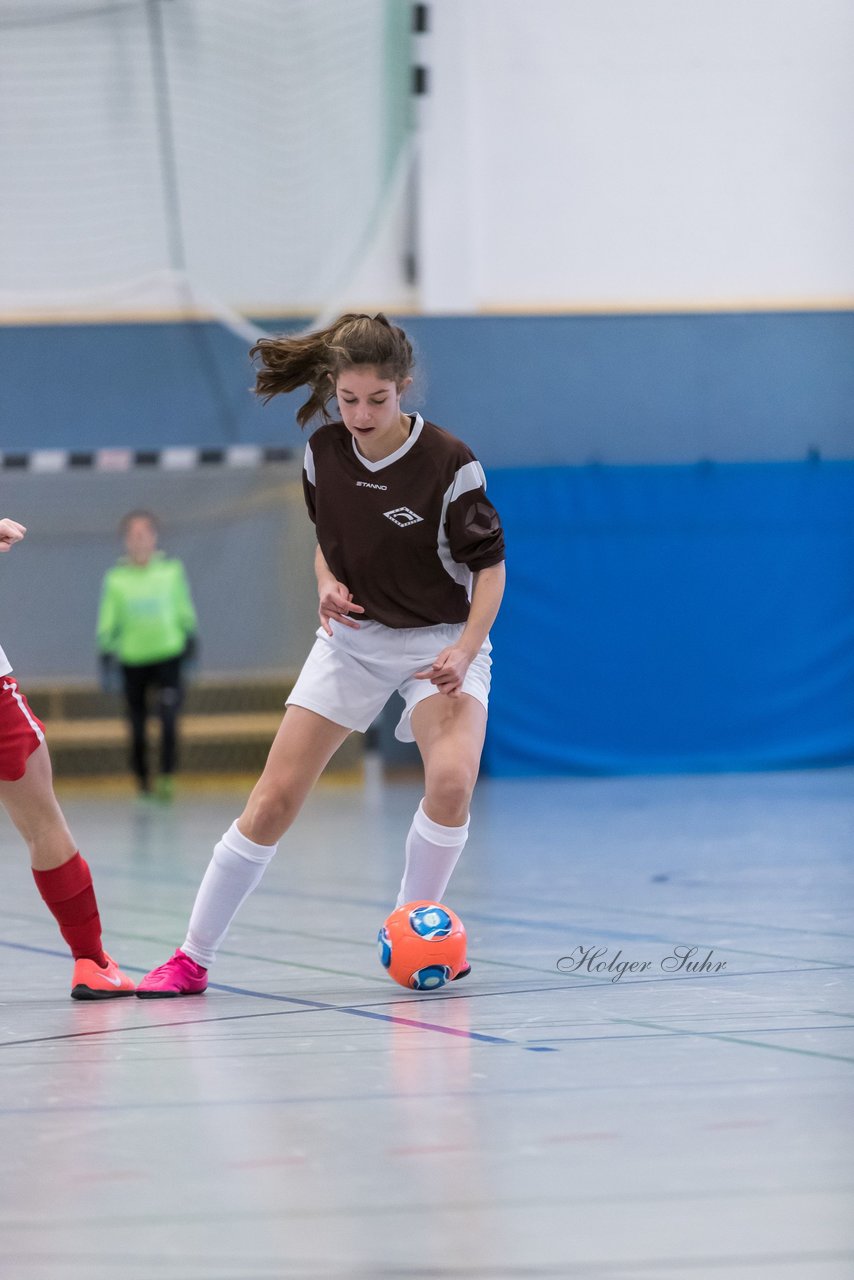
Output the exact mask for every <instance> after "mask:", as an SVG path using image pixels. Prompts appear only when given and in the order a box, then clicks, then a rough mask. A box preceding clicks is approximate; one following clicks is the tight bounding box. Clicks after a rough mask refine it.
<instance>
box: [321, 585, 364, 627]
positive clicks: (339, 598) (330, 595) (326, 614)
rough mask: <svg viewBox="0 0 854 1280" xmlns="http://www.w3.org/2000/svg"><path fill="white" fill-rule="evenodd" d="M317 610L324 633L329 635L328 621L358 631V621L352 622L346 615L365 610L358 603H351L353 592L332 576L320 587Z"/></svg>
mask: <svg viewBox="0 0 854 1280" xmlns="http://www.w3.org/2000/svg"><path fill="white" fill-rule="evenodd" d="M317 612H318V614H319V616H320V625H321V626H322V627H323V630H324V631H325V632H326V634H327V635H328V636H331V635H332V627H331V625H330V623H333V622H340V623H341V625H342V626H344V627H352V628H353V629H354V630H355V631H358V630H359V624H358V622H354V621H353V619H352V618H350V617H348V616H347V615H348V614H350V613H364V612H365V611H364V609H363V608H362V606H361V605H360V604H354V603H353V592H352V591H348V590H347V588H346V587H345V586H344V583H343V582H336V581H335V579H334V578H330V580H329V581H328V582H326V583H324V584H323V585H322V586H321V587H320V604H319V606H318V610H317Z"/></svg>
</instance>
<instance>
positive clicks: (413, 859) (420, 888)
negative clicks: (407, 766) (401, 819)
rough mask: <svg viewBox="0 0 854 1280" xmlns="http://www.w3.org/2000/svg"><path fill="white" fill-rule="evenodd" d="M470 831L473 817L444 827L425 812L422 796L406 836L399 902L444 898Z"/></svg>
mask: <svg viewBox="0 0 854 1280" xmlns="http://www.w3.org/2000/svg"><path fill="white" fill-rule="evenodd" d="M468 834H469V820H468V818H466V821H465V824H464V825H463V826H462V827H443V826H441V825H440V824H439V823H438V822H434V821H433V820H432V818H428V817H427V814H426V813H425V812H424V801H423V800H422V801H421V803H420V804H419V806H418V808H417V809H416V811H415V817H414V818H413V819H412V826H411V827H410V828H409V834H408V836H407V837H406V866H405V868H404V872H403V880H402V881H401V885H400V893H399V894H398V895H397V906H398V907H402V906H403V904H404V903H405V902H418V901H429V902H441V901H442V895H443V894H444V892H445V890H446V889H447V887H448V881H449V880H450V878H451V874H452V872H453V870H454V867H455V866H456V865H457V860H458V859H459V856H460V854H461V853H462V851H463V849H464V847H465V843H466V840H467V839H468Z"/></svg>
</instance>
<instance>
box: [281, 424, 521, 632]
mask: <svg viewBox="0 0 854 1280" xmlns="http://www.w3.org/2000/svg"><path fill="white" fill-rule="evenodd" d="M411 418H412V429H411V431H410V433H409V437H408V439H407V440H406V441H405V442H404V443H403V444H402V445H401V447H400V448H399V449H397V450H395V452H394V453H392V454H389V456H388V457H387V458H381V459H380V461H379V462H371V461H370V460H369V459H368V458H364V457H363V456H362V454H361V453H359V451H358V449H357V448H356V442H355V440H354V439H353V437H352V436H351V435H350V433H349V431H348V430H347V428H346V427H345V426H344V424H343V422H332V423H329V424H328V425H327V426H323V427H320V428H319V429H318V430H317V431H315V432H314V434H313V435H312V437H311V439H310V440H309V442H308V444H307V445H306V448H305V465H304V469H303V487H304V489H305V500H306V505H307V506H308V512H309V515H310V516H311V518H312V520H313V521H314V523H315V525H316V528H317V541H318V543H319V545H320V549H321V551H322V552H323V556H324V558H325V560H326V563H327V564H328V565H329V568H330V569H331V571H332V572H333V573H334V574H335V577H336V578H337V579H338V581H339V582H343V583H345V584H346V586H347V589H348V590H349V591H352V593H353V601H354V603H355V604H360V605H362V606H363V608H364V610H365V613H364V617H365V618H370V619H372V620H373V621H375V622H381V623H383V624H384V625H385V626H387V627H398V628H400V627H430V626H435V625H436V624H437V623H442V622H446V623H447V622H465V620H466V618H467V617H468V612H469V602H470V600H471V587H472V575H473V574H474V573H476V572H477V571H478V570H480V569H487V568H489V567H490V566H491V565H495V564H500V562H501V561H502V560H503V559H504V534H503V531H502V529H501V522H500V520H499V518H498V512H497V511H496V510H495V508H494V507H493V505H492V503H491V502H490V501H489V499H488V498H487V496H486V478H485V476H484V474H483V468H482V467H481V465H480V463H479V462H478V461H477V459H476V458H475V456H474V454H473V453H472V452H471V450H470V449H469V448H468V446H467V445H464V444H463V443H462V441H461V440H457V439H456V438H455V437H454V436H452V435H450V434H449V433H448V432H447V431H443V430H442V428H441V427H437V426H435V425H434V424H433V423H432V422H425V421H424V420H423V419H422V417H421V415H420V414H417V413H416V414H412V415H411ZM354 616H357V617H359V618H361V617H362V615H361V614H358V615H354Z"/></svg>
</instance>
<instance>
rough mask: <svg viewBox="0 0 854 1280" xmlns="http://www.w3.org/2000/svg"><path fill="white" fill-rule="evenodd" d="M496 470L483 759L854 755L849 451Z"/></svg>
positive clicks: (566, 761) (560, 761)
mask: <svg viewBox="0 0 854 1280" xmlns="http://www.w3.org/2000/svg"><path fill="white" fill-rule="evenodd" d="M488 474H489V492H490V495H491V497H492V498H493V501H494V502H495V503H496V505H497V507H498V509H499V511H500V512H501V515H502V519H503V521H504V525H505V528H506V532H507V541H508V586H507V594H506V597H505V601H504V605H503V608H502V611H501V614H500V616H499V618H498V621H497V623H496V625H495V627H494V629H493V641H494V646H495V652H494V661H495V667H494V684H493V697H492V704H491V713H490V727H489V734H488V740H487V747H486V753H485V759H484V763H485V767H486V769H487V770H488V772H490V773H492V774H494V775H499V776H513V775H525V774H565V773H585V774H587V773H617V772H621V773H622V772H630V773H637V772H644V773H645V772H650V773H652V772H669V771H686V772H688V771H690V772H694V771H705V770H709V771H712V770H739V769H762V768H780V767H793V766H798V765H820V764H823V765H827V764H834V763H840V762H843V761H851V760H854V463H848V462H839V463H825V462H813V463H810V462H804V463H791V464H786V463H782V464H760V465H730V466H712V465H696V466H691V467H689V466H684V467H682V466H678V467H607V468H606V467H566V468H554V469H546V468H528V469H520V470H516V469H508V470H495V471H490V472H489V473H488Z"/></svg>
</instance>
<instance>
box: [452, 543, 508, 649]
mask: <svg viewBox="0 0 854 1280" xmlns="http://www.w3.org/2000/svg"><path fill="white" fill-rule="evenodd" d="M506 578H507V575H506V572H505V569H504V561H503V560H502V561H501V562H500V563H499V564H493V565H490V567H489V568H488V569H480V570H478V572H477V573H476V574H475V575H474V585H473V586H472V593H471V606H470V608H469V616H468V622H467V623H466V625H465V627H464V628H463V634H462V635H461V636H460V638H459V640H458V641H457V647H458V648H460V649H465V650H466V651H467V652H468V653H469V654H470V658H469V661H471V659H472V658H474V656H475V654H476V653H478V652H479V651H480V646H481V645H482V644H483V642H484V640H485V639H486V637H487V636H488V635H489V629H490V627H491V626H492V624H493V622H494V621H495V619H496V618H497V617H498V610H499V609H500V608H501V601H502V598H503V596H504V583H505V581H506Z"/></svg>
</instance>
